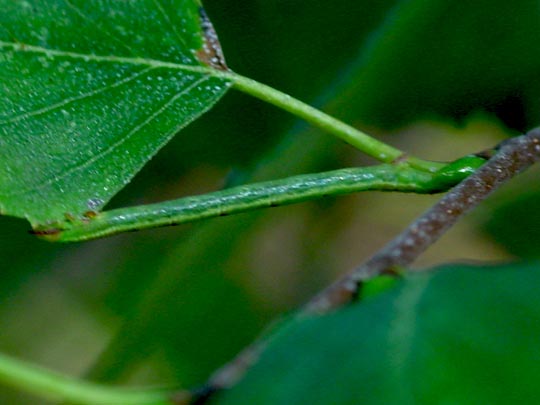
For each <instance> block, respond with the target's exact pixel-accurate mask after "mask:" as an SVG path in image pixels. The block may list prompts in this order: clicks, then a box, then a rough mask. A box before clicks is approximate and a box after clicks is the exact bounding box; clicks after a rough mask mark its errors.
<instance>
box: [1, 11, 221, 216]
mask: <svg viewBox="0 0 540 405" xmlns="http://www.w3.org/2000/svg"><path fill="white" fill-rule="evenodd" d="M0 9H1V10H2V14H1V18H2V24H0V84H1V86H2V90H3V97H2V99H1V100H0V208H1V211H2V212H3V213H5V214H9V215H14V216H19V217H27V218H28V219H29V220H30V221H31V222H32V223H34V224H37V223H44V222H50V221H55V220H56V221H58V220H61V219H62V218H63V217H64V216H65V215H66V214H68V215H80V214H82V213H83V212H85V211H87V210H89V209H90V210H97V209H99V208H101V207H102V206H103V204H104V203H105V202H106V201H108V200H109V199H110V198H111V197H112V196H113V195H114V194H115V193H116V192H117V191H118V190H119V189H121V188H122V187H123V186H124V185H125V184H126V183H127V182H128V181H129V180H130V179H131V177H132V176H133V175H134V174H135V173H136V172H137V171H138V170H139V169H140V168H141V167H142V165H144V163H145V162H146V161H147V160H149V159H150V158H151V157H152V156H153V155H154V154H155V153H156V152H157V150H158V149H159V148H160V147H161V146H163V145H164V144H165V143H166V142H167V141H168V140H169V139H170V138H171V137H172V136H173V135H174V134H175V133H176V132H178V130H179V129H180V128H182V127H183V126H185V125H187V124H188V123H189V122H191V121H192V120H194V119H195V118H197V117H198V116H199V115H200V114H202V113H203V112H204V111H206V110H207V109H208V108H210V107H211V106H212V104H213V103H215V102H216V101H217V100H218V99H219V98H220V97H221V96H222V95H223V94H224V92H225V91H226V88H227V83H226V82H224V81H223V80H221V79H216V78H213V77H211V76H210V75H209V73H208V71H206V70H205V69H203V63H202V62H200V61H199V60H198V59H197V51H198V50H200V49H201V48H202V46H203V32H202V30H201V18H200V15H199V5H198V3H197V2H196V1H195V0H176V1H173V0H167V1H163V0H155V1H151V0H142V1H137V2H113V3H110V2H106V1H102V0H92V1H81V0H77V1H76V0H55V1H49V0H47V1H45V0H44V1H39V0H34V1H28V2H27V1H12V0H1V1H0Z"/></svg>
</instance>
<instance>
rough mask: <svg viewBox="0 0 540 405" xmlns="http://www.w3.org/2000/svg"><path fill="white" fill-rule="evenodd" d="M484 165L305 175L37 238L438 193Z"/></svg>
mask: <svg viewBox="0 0 540 405" xmlns="http://www.w3.org/2000/svg"><path fill="white" fill-rule="evenodd" d="M485 161H486V160H485V159H483V158H480V157H476V156H466V157H463V158H461V159H458V160H456V161H454V162H452V163H449V164H448V165H446V166H444V167H443V168H442V169H440V170H438V171H437V172H435V173H429V172H427V171H423V170H419V169H415V168H412V167H410V166H409V165H408V164H407V163H401V164H382V165H378V166H371V167H360V168H349V169H340V170H334V171H330V172H322V173H316V174H306V175H300V176H294V177H289V178H286V179H282V180H274V181H267V182H261V183H255V184H248V185H242V186H238V187H233V188H230V189H225V190H221V191H216V192H213V193H208V194H204V195H200V196H194V197H184V198H180V199H177V200H171V201H166V202H162V203H157V204H149V205H144V206H138V207H128V208H120V209H114V210H111V211H105V212H102V213H96V214H95V215H89V216H88V217H87V218H85V219H77V220H72V221H71V222H68V223H66V224H65V225H64V226H63V229H48V230H47V229H45V230H39V229H38V230H36V231H35V233H36V234H38V235H40V236H42V237H43V238H46V239H49V240H54V241H61V242H73V241H82V240H88V239H95V238H100V237H104V236H109V235H114V234H117V233H121V232H128V231H135V230H141V229H147V228H155V227H160V226H168V225H178V224H182V223H186V222H192V221H197V220H202V219H206V218H212V217H219V216H225V215H230V214H236V213H240V212H246V211H251V210H255V209H260V208H267V207H274V206H278V205H285V204H294V203H298V202H302V201H307V200H313V199H316V198H321V197H325V196H330V195H332V196H334V195H340V194H348V193H354V192H358V191H368V190H379V191H400V192H412V193H422V194H427V193H438V192H442V191H445V190H448V189H449V188H450V187H452V186H454V185H456V184H457V183H459V182H460V181H461V180H463V179H464V178H465V177H467V176H468V175H470V174H471V173H473V172H474V171H475V170H476V169H477V168H478V167H480V166H481V165H482V164H483V163H485Z"/></svg>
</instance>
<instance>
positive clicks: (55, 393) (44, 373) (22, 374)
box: [0, 354, 187, 405]
mask: <svg viewBox="0 0 540 405" xmlns="http://www.w3.org/2000/svg"><path fill="white" fill-rule="evenodd" d="M0 382H2V383H3V384H5V385H8V386H11V387H14V388H18V389H21V390H23V391H26V392H29V393H32V394H35V395H38V396H40V397H42V398H47V399H50V400H55V401H69V402H70V403H74V404H79V405H118V404H122V405H171V404H172V403H173V402H172V400H171V398H172V394H171V393H170V392H163V391H157V390H138V389H137V390H135V389H133V390H127V389H120V388H111V387H105V386H102V385H98V384H92V383H89V382H85V381H81V380H78V379H75V378H72V377H68V376H65V375H62V374H59V373H56V372H53V371H50V370H47V369H45V368H42V367H38V366H36V365H33V364H29V363H26V362H24V361H21V360H17V359H14V358H12V357H9V356H7V355H5V354H0ZM176 396H177V394H175V397H176ZM186 403H187V400H186Z"/></svg>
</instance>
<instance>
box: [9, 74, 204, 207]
mask: <svg viewBox="0 0 540 405" xmlns="http://www.w3.org/2000/svg"><path fill="white" fill-rule="evenodd" d="M208 79H209V78H208V77H202V78H201V79H199V80H197V81H195V82H194V83H192V84H191V85H189V86H187V87H186V88H185V89H183V90H182V91H180V92H178V93H176V94H175V95H174V96H173V97H171V98H170V99H169V100H168V101H167V102H166V103H165V104H163V105H162V106H161V107H160V108H159V109H157V110H156V111H154V112H153V113H152V115H150V116H149V117H148V118H147V119H145V120H144V121H143V122H142V123H140V124H139V125H137V126H135V127H134V128H133V129H132V130H131V131H129V132H128V133H127V134H126V135H125V136H123V137H122V138H121V139H119V140H118V141H116V142H115V143H113V144H112V145H110V146H109V147H108V148H107V149H105V150H103V151H102V152H100V153H98V154H96V155H95V156H93V157H92V158H90V159H88V160H86V161H85V162H84V163H82V164H79V165H76V166H73V167H71V168H69V169H67V170H65V171H64V172H62V174H61V175H59V176H55V177H53V178H51V179H50V180H48V181H44V182H41V183H40V184H39V185H37V186H31V187H27V188H19V189H18V190H17V192H11V193H5V194H1V195H2V196H4V197H12V196H15V195H21V194H25V193H27V192H31V191H37V190H41V189H43V188H45V187H48V186H50V185H51V184H53V183H58V182H59V181H61V180H63V179H64V178H66V177H68V176H70V175H71V174H73V173H75V172H77V171H80V170H83V169H84V168H86V167H88V166H90V165H92V164H94V163H95V162H97V161H98V160H100V159H102V158H104V157H105V156H107V155H109V154H110V153H112V152H113V151H114V150H115V149H116V148H118V147H119V146H121V145H122V144H124V143H125V142H127V141H128V140H129V139H130V138H131V137H132V136H133V135H135V134H136V133H137V132H139V131H140V130H141V129H142V128H144V127H145V126H146V125H148V124H149V123H151V122H152V121H153V120H154V119H155V118H157V117H158V116H159V115H161V114H162V113H163V112H164V111H166V110H167V109H168V108H169V107H170V106H171V105H172V104H173V103H175V102H176V100H178V99H179V98H180V97H182V96H183V95H185V94H187V93H188V92H190V91H191V90H192V89H194V88H195V87H197V86H199V85H201V84H202V83H204V81H206V80H208ZM175 131H177V128H176V129H175Z"/></svg>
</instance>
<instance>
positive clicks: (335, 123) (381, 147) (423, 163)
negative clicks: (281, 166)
mask: <svg viewBox="0 0 540 405" xmlns="http://www.w3.org/2000/svg"><path fill="white" fill-rule="evenodd" d="M212 74H213V75H214V76H218V77H222V78H224V79H227V80H230V81H231V82H232V85H233V88H235V89H237V90H240V91H242V92H243V93H246V94H249V95H250V96H253V97H256V98H258V99H260V100H262V101H265V102H267V103H270V104H272V105H274V106H276V107H278V108H280V109H282V110H285V111H287V112H289V113H291V114H293V115H295V116H297V117H299V118H302V119H304V120H305V121H307V122H309V123H310V124H312V125H314V126H315V127H317V128H320V129H322V130H324V131H325V132H327V133H330V134H332V135H334V136H336V137H338V138H340V139H342V140H343V141H345V142H347V143H349V144H350V145H352V146H354V147H355V148H356V149H358V150H360V151H361V152H364V153H365V154H367V155H369V156H371V157H373V158H375V159H377V160H378V161H380V162H382V163H394V162H397V161H406V162H408V163H409V164H410V166H411V167H414V168H417V169H420V170H424V171H429V172H435V171H437V170H439V169H441V168H442V167H443V166H444V164H441V163H438V162H432V161H428V160H423V159H419V158H417V157H414V156H407V155H406V154H405V153H404V152H403V151H401V150H399V149H397V148H394V147H393V146H390V145H388V144H386V143H384V142H382V141H379V140H377V139H375V138H373V137H371V136H370V135H368V134H366V133H364V132H362V131H360V130H358V129H356V128H354V127H352V126H350V125H348V124H345V123H344V122H342V121H340V120H338V119H336V118H334V117H332V116H330V115H328V114H326V113H324V112H322V111H320V110H318V109H316V108H314V107H311V106H310V105H308V104H305V103H304V102H302V101H300V100H297V99H295V98H293V97H291V96H290V95H288V94H286V93H283V92H281V91H279V90H276V89H274V88H273V87H270V86H267V85H265V84H262V83H259V82H257V81H255V80H253V79H250V78H248V77H244V76H241V75H239V74H237V73H234V72H232V71H226V72H223V71H213V72H212Z"/></svg>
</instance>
